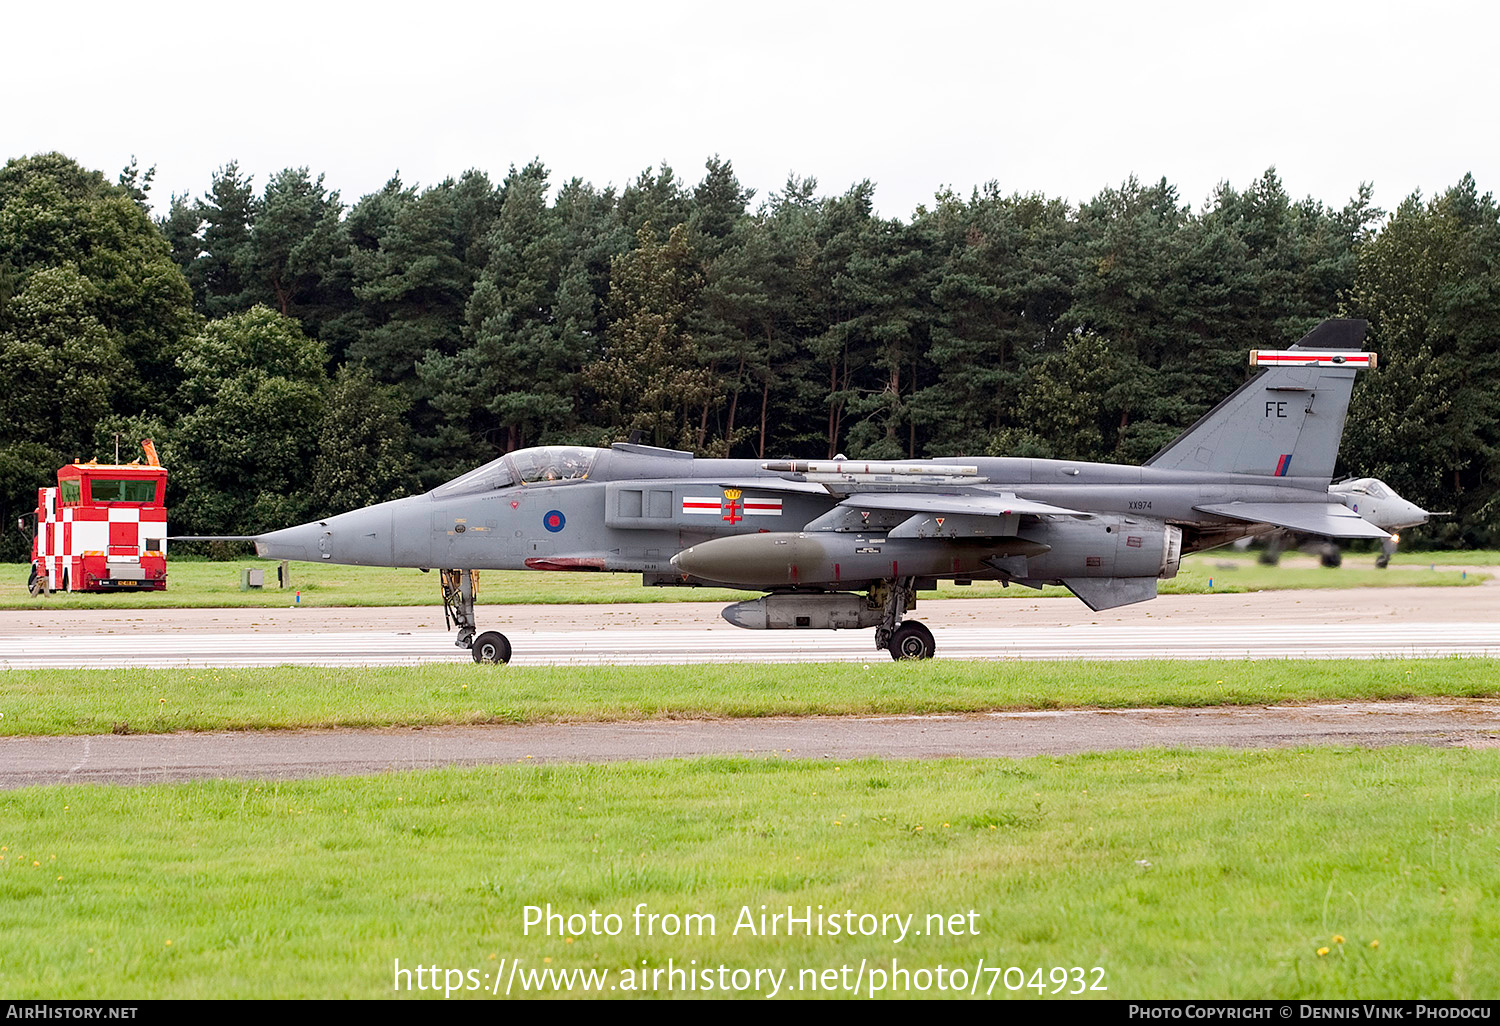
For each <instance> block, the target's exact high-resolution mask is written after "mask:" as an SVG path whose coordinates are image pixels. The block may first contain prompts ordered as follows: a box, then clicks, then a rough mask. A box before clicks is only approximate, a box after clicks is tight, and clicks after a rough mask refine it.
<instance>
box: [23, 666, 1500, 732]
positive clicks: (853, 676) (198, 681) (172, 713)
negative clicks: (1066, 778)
mask: <svg viewBox="0 0 1500 1026" xmlns="http://www.w3.org/2000/svg"><path fill="white" fill-rule="evenodd" d="M1497 680H1500V660H1495V659H1469V658H1465V659H1458V658H1453V659H1409V660H1407V659H1385V660H1348V661H1346V660H1335V659H1326V660H1287V661H1275V660H1261V661H1256V662H1248V661H1243V660H1241V661H1231V660H1223V661H1204V662H1186V661H1182V662H1179V661H1174V660H1166V661H1160V662H1146V661H1142V662H1012V663H999V662H963V661H958V660H932V661H928V662H921V663H911V662H905V663H896V662H892V661H891V660H890V659H889V658H885V657H883V656H881V655H880V654H879V653H874V652H872V653H871V657H870V662H869V663H868V664H860V663H821V664H806V665H798V666H797V667H795V668H791V667H783V666H768V665H765V664H744V665H728V666H630V667H614V666H597V667H501V666H485V667H481V666H476V665H474V664H472V663H461V664H458V665H425V666H415V667H375V668H353V669H325V668H319V667H297V666H283V667H275V668H268V669H238V670H230V669H172V670H69V671H67V672H66V673H65V674H63V673H59V672H58V671H56V670H8V671H6V672H5V673H3V674H0V713H3V718H0V734H4V735H12V736H14V735H42V734H102V733H109V732H111V731H119V732H122V733H123V732H131V733H142V732H147V733H161V732H166V731H174V730H260V729H283V728H294V727H383V726H395V725H434V724H447V723H535V722H543V721H550V720H635V719H651V718H687V717H714V716H778V715H810V714H826V715H849V714H902V713H935V712H976V711H981V710H990V709H1055V708H1068V707H1079V706H1096V707H1103V708H1126V707H1132V706H1207V705H1225V704H1250V705H1254V704H1267V703H1280V702H1303V701H1325V700H1333V699H1362V700H1375V699H1392V698H1406V697H1411V696H1481V695H1495V694H1496V693H1497V689H1500V685H1497V684H1496V681H1497Z"/></svg>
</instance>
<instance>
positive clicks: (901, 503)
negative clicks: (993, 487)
mask: <svg viewBox="0 0 1500 1026" xmlns="http://www.w3.org/2000/svg"><path fill="white" fill-rule="evenodd" d="M839 505H841V506H848V507H850V508H854V509H900V510H906V511H908V512H911V513H944V514H948V513H952V514H972V515H974V516H987V517H1003V516H1009V515H1017V516H1033V517H1041V516H1062V517H1084V518H1087V517H1092V516H1093V514H1092V513H1085V512H1084V511H1083V510H1078V509H1065V508H1063V507H1062V506H1053V505H1050V504H1048V503H1045V502H1033V501H1032V500H1031V499H1018V498H1016V497H1015V496H1014V495H935V494H933V493H931V492H866V493H863V494H859V495H851V496H849V497H848V498H847V499H845V500H844V501H843V502H841V503H839Z"/></svg>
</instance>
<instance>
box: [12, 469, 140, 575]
mask: <svg viewBox="0 0 1500 1026" xmlns="http://www.w3.org/2000/svg"><path fill="white" fill-rule="evenodd" d="M145 448H146V454H147V457H148V458H149V460H150V463H149V464H140V463H129V464H107V463H72V464H69V465H68V466H66V467H63V468H61V469H60V470H58V472H57V487H56V488H39V489H37V507H36V535H35V536H34V537H33V538H32V542H31V582H30V586H31V592H32V594H34V595H35V594H40V593H42V592H44V591H127V590H128V591H163V590H165V589H166V587H167V507H166V491H167V470H166V468H165V467H163V466H160V465H159V464H158V463H157V462H156V450H155V449H154V448H153V447H152V446H151V443H150V442H149V441H148V442H146V443H145Z"/></svg>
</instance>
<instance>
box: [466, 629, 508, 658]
mask: <svg viewBox="0 0 1500 1026" xmlns="http://www.w3.org/2000/svg"><path fill="white" fill-rule="evenodd" d="M469 652H470V654H472V655H473V656H474V661H475V662H476V663H508V662H510V639H509V638H507V637H506V636H505V635H504V634H501V633H500V632H499V631H485V632H484V633H483V634H481V635H479V637H477V638H475V639H474V644H473V645H472V646H471V647H470V648H469Z"/></svg>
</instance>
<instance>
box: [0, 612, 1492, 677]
mask: <svg viewBox="0 0 1500 1026" xmlns="http://www.w3.org/2000/svg"><path fill="white" fill-rule="evenodd" d="M933 633H934V634H935V636H936V638H937V651H938V658H939V659H995V660H1007V659H1028V660H1035V659H1281V658H1358V659H1373V658H1382V657H1429V656H1452V655H1463V656H1500V629H1497V627H1496V626H1495V625H1494V624H1489V623H1407V624H1391V623H1383V624H1350V623H1342V624H1327V625H1325V624H1267V623H1218V624H1214V625H1212V626H1207V625H1203V624H1192V625H1172V624H1162V623H1152V624H1132V625H1118V626H1117V625H1108V626H1100V625H1094V624H1090V625H1080V624H1074V625H1068V626H1055V627H1037V626H1025V627H993V628H990V627H985V628H976V627H939V628H938V629H936V630H935V631H934V632H933ZM506 634H507V636H508V637H509V638H510V640H511V645H512V648H513V651H514V653H515V654H514V657H513V659H512V663H513V665H517V666H543V665H566V666H590V665H593V666H597V665H612V664H619V665H626V664H686V663H732V662H760V663H806V662H867V661H870V660H875V659H888V658H890V657H889V655H887V654H886V653H885V652H879V651H876V650H875V648H874V638H873V634H872V632H870V631H742V630H737V629H735V628H733V627H728V626H723V627H703V628H677V629H613V630H579V631H532V630H513V631H507V632H506ZM468 661H469V654H468V652H467V651H466V650H463V649H459V648H457V647H455V646H454V645H453V636H452V635H451V634H444V633H442V632H441V631H437V630H432V631H427V630H421V631H414V632H405V631H399V632H398V631H379V630H369V631H341V632H319V633H307V632H303V633H298V632H281V631H277V632H255V631H235V632H223V633H173V634H166V633H154V632H138V633H137V632H130V633H119V634H108V635H99V634H93V635H87V636H84V635H75V636H71V637H56V636H36V637H4V638H0V667H3V668H6V669H34V668H59V669H61V668H73V667H83V668H125V667H208V666H223V667H229V666H280V665H287V664H292V665H303V666H404V665H416V664H422V663H463V662H468Z"/></svg>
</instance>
